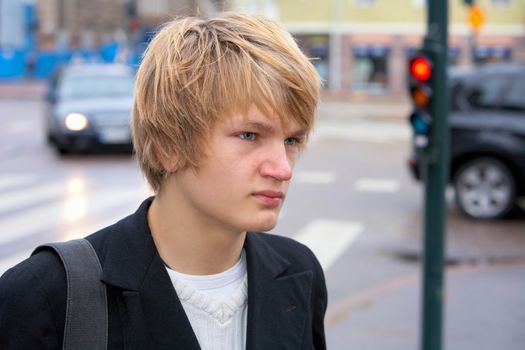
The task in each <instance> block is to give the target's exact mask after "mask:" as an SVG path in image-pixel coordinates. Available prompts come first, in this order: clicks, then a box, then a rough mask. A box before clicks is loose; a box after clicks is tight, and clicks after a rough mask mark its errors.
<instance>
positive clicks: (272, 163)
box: [260, 144, 293, 181]
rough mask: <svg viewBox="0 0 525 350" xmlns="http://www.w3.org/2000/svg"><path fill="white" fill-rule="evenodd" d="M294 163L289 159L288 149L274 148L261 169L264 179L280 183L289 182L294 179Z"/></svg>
mask: <svg viewBox="0 0 525 350" xmlns="http://www.w3.org/2000/svg"><path fill="white" fill-rule="evenodd" d="M292 168H293V164H292V161H291V160H290V159H289V157H288V153H287V152H286V147H285V145H284V144H280V145H279V147H272V148H271V149H270V150H269V151H268V155H267V156H266V157H265V159H264V161H263V162H262V164H261V167H260V173H261V175H262V176H263V177H272V178H274V179H276V180H279V181H289V180H290V179H291V178H292Z"/></svg>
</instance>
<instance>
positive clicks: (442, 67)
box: [421, 0, 449, 350]
mask: <svg viewBox="0 0 525 350" xmlns="http://www.w3.org/2000/svg"><path fill="white" fill-rule="evenodd" d="M427 7H428V18H427V23H428V27H427V35H426V37H425V40H424V44H423V50H422V51H423V53H424V54H426V55H428V57H430V60H431V62H432V65H433V67H432V79H431V82H430V83H431V87H432V90H433V96H432V103H431V105H430V113H431V116H432V128H431V129H430V134H429V143H428V146H427V147H426V148H424V149H423V150H422V153H423V159H424V165H423V166H424V174H423V176H424V178H425V220H424V222H425V223H424V230H425V231H424V232H425V238H424V261H423V303H422V304H423V305H422V312H423V315H422V324H421V327H422V332H421V350H440V349H441V348H442V346H441V345H442V344H441V343H442V337H443V296H444V283H443V274H444V273H443V272H444V250H445V230H446V225H445V221H446V204H445V186H446V184H447V182H448V181H447V180H448V175H449V164H448V163H449V161H448V160H449V154H448V153H449V150H448V148H449V132H448V125H447V111H448V105H449V104H448V96H447V65H448V64H447V60H448V44H447V34H448V1H443V0H427Z"/></svg>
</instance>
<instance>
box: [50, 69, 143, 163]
mask: <svg viewBox="0 0 525 350" xmlns="http://www.w3.org/2000/svg"><path fill="white" fill-rule="evenodd" d="M134 84H135V72H134V70H133V69H132V68H131V67H129V66H126V65H121V64H91V63H90V64H73V65H70V66H66V67H64V68H62V69H61V70H59V71H58V72H57V74H56V75H55V76H54V78H53V79H52V80H51V83H50V86H49V91H48V94H47V100H48V102H49V110H48V113H47V120H46V129H47V130H46V132H47V139H48V141H49V142H51V143H52V144H53V145H55V146H56V148H57V150H58V151H59V152H60V153H61V154H65V153H69V152H72V151H87V150H92V149H96V148H101V147H112V148H115V147H121V148H126V149H131V133H130V115H131V108H132V105H133V91H134Z"/></svg>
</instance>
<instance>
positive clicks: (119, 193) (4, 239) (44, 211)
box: [0, 189, 140, 244]
mask: <svg viewBox="0 0 525 350" xmlns="http://www.w3.org/2000/svg"><path fill="white" fill-rule="evenodd" d="M139 196H140V194H138V193H137V192H135V191H130V190H127V189H110V190H104V191H98V192H95V193H94V194H93V195H86V196H84V195H82V196H80V195H78V196H73V197H71V198H69V199H68V200H66V201H65V202H60V203H53V204H49V205H45V206H43V207H38V208H35V209H30V210H26V211H22V212H20V213H18V214H14V215H10V216H9V218H8V219H5V220H3V221H2V222H0V244H5V243H8V242H10V241H13V240H16V239H20V238H23V237H26V236H29V235H31V234H32V233H35V232H38V231H44V230H52V229H55V228H57V227H59V226H60V225H61V224H64V223H74V222H77V221H78V220H80V219H83V218H85V217H90V216H94V213H100V212H104V211H106V210H108V209H112V208H114V207H117V206H118V205H119V204H122V203H125V202H129V201H133V200H137V199H138V198H139Z"/></svg>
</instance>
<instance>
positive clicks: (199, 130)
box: [132, 13, 320, 192]
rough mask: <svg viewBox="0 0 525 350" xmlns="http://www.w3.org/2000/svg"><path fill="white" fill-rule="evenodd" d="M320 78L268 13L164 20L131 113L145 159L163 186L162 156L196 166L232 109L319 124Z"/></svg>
mask: <svg viewBox="0 0 525 350" xmlns="http://www.w3.org/2000/svg"><path fill="white" fill-rule="evenodd" d="M319 89H320V79H319V76H318V74H317V73H316V71H315V69H314V67H313V66H312V64H311V63H310V61H309V60H308V59H307V58H306V57H305V56H304V54H303V53H302V52H301V51H300V50H299V48H298V47H297V44H296V43H295V41H294V40H293V38H292V36H291V35H290V34H289V33H288V32H287V31H286V30H285V29H283V28H282V27H281V26H280V25H278V24H277V23H275V22H273V21H270V20H268V19H264V18H260V17H254V16H250V15H244V14H238V13H224V14H222V15H220V16H218V17H214V18H195V17H186V18H180V19H176V20H173V21H171V22H168V23H166V24H165V25H164V26H163V27H162V28H161V30H160V31H159V32H158V34H157V35H156V36H155V38H154V39H153V40H152V42H151V43H150V45H149V47H148V49H147V50H146V52H145V54H144V56H143V60H142V62H141V64H140V68H139V70H138V72H137V82H136V90H135V101H134V106H133V112H132V132H133V143H134V148H135V152H136V156H137V159H138V162H139V165H140V167H141V169H142V171H143V173H144V175H145V176H146V178H147V180H148V182H149V184H150V185H151V187H152V188H153V190H154V191H155V192H158V191H159V189H160V187H161V185H162V182H163V180H164V178H165V176H166V175H167V171H166V169H164V168H163V166H162V164H161V163H160V161H159V159H170V157H171V156H173V155H176V159H177V162H178V163H177V168H178V169H184V168H186V167H192V168H198V165H199V161H200V160H201V159H202V157H203V156H204V147H205V146H206V143H205V142H203V141H201V140H205V139H206V137H205V136H206V135H207V134H208V133H209V132H210V130H211V128H213V125H214V123H215V122H216V121H217V120H219V119H220V118H221V117H224V116H225V115H227V114H228V113H231V112H240V111H245V110H246V109H247V108H248V107H249V106H250V105H252V104H255V105H256V106H257V107H258V108H259V109H260V110H261V111H264V112H273V113H275V114H277V115H278V116H279V118H280V120H281V122H282V123H283V124H284V125H286V124H287V123H288V122H289V121H290V120H294V121H295V122H297V123H298V124H299V125H300V126H301V127H303V128H304V129H305V130H306V131H307V132H308V131H310V130H311V128H312V125H313V119H314V113H315V108H316V106H317V103H318V100H319Z"/></svg>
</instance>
